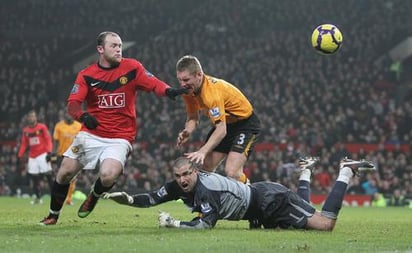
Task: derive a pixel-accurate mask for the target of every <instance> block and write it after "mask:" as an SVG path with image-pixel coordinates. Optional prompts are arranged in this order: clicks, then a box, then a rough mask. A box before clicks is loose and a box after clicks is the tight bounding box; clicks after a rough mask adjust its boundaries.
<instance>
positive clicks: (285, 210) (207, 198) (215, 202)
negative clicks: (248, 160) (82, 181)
mask: <svg viewBox="0 0 412 253" xmlns="http://www.w3.org/2000/svg"><path fill="white" fill-rule="evenodd" d="M318 160H319V159H318V158H313V157H307V158H302V159H300V161H299V167H300V171H301V174H300V177H299V187H298V192H297V193H295V192H292V191H291V190H290V189H288V188H287V187H285V186H283V185H281V184H279V183H274V182H256V183H252V184H251V185H248V184H243V183H241V182H239V181H236V180H234V179H231V178H228V177H224V176H222V175H219V174H217V173H211V172H203V171H201V170H199V169H198V168H196V166H195V164H193V163H192V162H191V161H190V160H189V159H188V158H186V157H179V158H178V159H177V160H176V161H175V162H174V164H173V174H174V177H175V180H174V181H171V182H168V183H166V184H165V185H164V186H162V187H161V188H160V189H158V190H155V191H151V192H147V193H141V194H135V195H129V194H127V193H126V192H113V193H104V194H103V195H102V197H103V198H105V199H112V200H114V201H116V202H117V203H119V204H124V205H129V206H133V207H151V206H155V205H159V204H161V203H164V202H167V201H171V200H177V199H182V200H183V202H184V203H185V204H186V205H187V206H189V207H190V208H191V210H192V212H199V213H201V215H200V216H197V217H195V218H194V219H193V220H191V221H180V220H177V219H175V218H173V217H172V216H171V215H170V214H168V213H166V212H160V213H159V217H158V218H159V226H160V227H167V228H195V229H207V228H213V227H214V226H215V225H216V223H217V221H218V220H223V219H224V220H248V221H249V226H250V228H261V227H262V226H263V228H265V229H274V228H284V229H286V228H297V229H314V230H322V231H332V230H333V228H334V227H335V224H336V220H337V217H338V214H339V210H340V209H341V207H342V202H343V198H344V195H345V192H346V188H347V186H348V184H349V181H350V179H351V178H352V177H354V176H355V175H359V173H362V172H368V171H374V170H375V166H374V165H373V164H372V163H371V162H369V161H365V160H360V161H355V160H351V159H347V158H344V159H342V160H341V162H340V166H339V167H340V170H339V175H338V178H337V179H336V182H335V185H334V186H333V188H332V191H331V192H330V193H329V195H328V197H327V198H326V201H325V204H324V205H323V206H322V210H321V211H317V210H316V209H315V207H313V206H312V205H311V204H310V199H309V196H310V178H311V170H312V168H313V167H314V165H315V164H316V162H317V161H318Z"/></svg>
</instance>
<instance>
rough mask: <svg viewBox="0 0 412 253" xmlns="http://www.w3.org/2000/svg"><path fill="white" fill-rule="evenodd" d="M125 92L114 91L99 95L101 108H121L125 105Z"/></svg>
mask: <svg viewBox="0 0 412 253" xmlns="http://www.w3.org/2000/svg"><path fill="white" fill-rule="evenodd" d="M125 98H126V97H125V94H124V93H112V94H103V95H99V96H98V99H99V102H98V103H99V108H121V107H125V104H126V102H125V100H126V99H125Z"/></svg>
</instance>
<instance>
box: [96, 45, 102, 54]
mask: <svg viewBox="0 0 412 253" xmlns="http://www.w3.org/2000/svg"><path fill="white" fill-rule="evenodd" d="M96 49H97V52H98V53H99V54H102V53H103V51H104V48H103V46H102V45H98V46H97V47H96Z"/></svg>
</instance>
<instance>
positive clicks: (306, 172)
mask: <svg viewBox="0 0 412 253" xmlns="http://www.w3.org/2000/svg"><path fill="white" fill-rule="evenodd" d="M311 174H312V172H311V171H310V169H304V170H303V171H302V173H301V174H300V177H299V180H304V181H307V182H310V176H311Z"/></svg>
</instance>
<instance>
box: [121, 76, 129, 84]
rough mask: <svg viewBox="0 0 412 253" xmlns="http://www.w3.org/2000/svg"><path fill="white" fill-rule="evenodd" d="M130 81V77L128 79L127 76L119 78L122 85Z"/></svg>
mask: <svg viewBox="0 0 412 253" xmlns="http://www.w3.org/2000/svg"><path fill="white" fill-rule="evenodd" d="M128 81H129V79H127V76H122V77H120V79H119V82H120V84H121V85H125V84H127V82H128Z"/></svg>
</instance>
